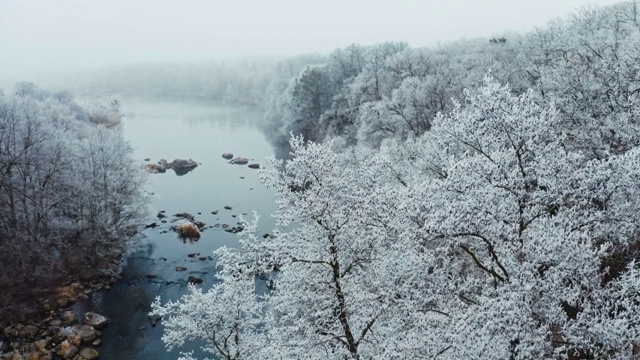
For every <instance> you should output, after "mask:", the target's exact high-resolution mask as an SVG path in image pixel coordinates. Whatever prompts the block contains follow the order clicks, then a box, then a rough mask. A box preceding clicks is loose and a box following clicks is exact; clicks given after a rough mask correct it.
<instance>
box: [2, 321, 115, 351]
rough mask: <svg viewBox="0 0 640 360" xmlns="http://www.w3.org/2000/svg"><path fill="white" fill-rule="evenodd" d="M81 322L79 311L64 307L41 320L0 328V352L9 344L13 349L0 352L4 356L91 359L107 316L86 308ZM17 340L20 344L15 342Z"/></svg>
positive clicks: (106, 323)
mask: <svg viewBox="0 0 640 360" xmlns="http://www.w3.org/2000/svg"><path fill="white" fill-rule="evenodd" d="M82 320H83V321H82V323H80V321H79V319H78V315H77V314H76V313H75V312H73V311H71V310H66V311H64V312H62V313H56V314H54V315H52V316H49V317H47V318H45V319H43V321H41V322H39V323H36V322H31V323H28V324H26V325H25V324H22V323H16V324H12V325H9V326H7V327H5V328H4V329H3V330H2V338H3V340H1V341H0V354H1V353H2V352H3V351H6V350H8V348H9V347H10V346H9V344H8V343H7V342H8V341H13V343H12V344H11V347H12V348H13V349H12V351H10V352H7V353H5V354H3V355H0V359H6V360H21V359H25V360H26V359H29V360H50V359H65V360H67V359H71V360H93V359H97V358H98V357H99V356H100V353H99V352H98V351H97V350H96V347H99V346H100V345H101V344H102V341H101V340H100V336H101V335H102V332H101V331H100V330H102V329H104V328H105V327H106V326H107V325H108V324H109V322H110V320H109V319H108V318H106V317H104V316H102V315H100V314H97V313H93V312H87V313H85V314H84V316H83V319H82ZM18 342H20V343H21V344H20V345H18Z"/></svg>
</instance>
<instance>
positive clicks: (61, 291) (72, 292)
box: [56, 285, 78, 301]
mask: <svg viewBox="0 0 640 360" xmlns="http://www.w3.org/2000/svg"><path fill="white" fill-rule="evenodd" d="M60 299H66V300H70V301H77V300H78V294H77V293H76V288H74V287H73V286H71V285H67V286H62V287H59V288H58V290H57V292H56V300H60Z"/></svg>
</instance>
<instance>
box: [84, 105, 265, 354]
mask: <svg viewBox="0 0 640 360" xmlns="http://www.w3.org/2000/svg"><path fill="white" fill-rule="evenodd" d="M123 103H124V107H125V114H126V116H125V118H124V121H123V124H122V125H121V126H122V127H123V129H122V130H123V131H124V135H125V138H127V139H128V140H129V141H130V142H131V144H132V145H133V147H134V148H135V156H136V157H137V158H138V159H139V160H140V163H141V164H143V163H145V161H143V160H144V159H145V158H150V159H151V160H150V162H157V161H158V160H160V159H161V158H164V159H167V160H168V161H169V162H171V161H172V160H173V159H176V158H184V159H189V158H191V159H193V160H195V161H196V162H198V163H200V165H199V166H198V167H197V168H195V169H194V170H193V171H191V172H189V173H187V174H185V175H182V176H177V175H176V174H175V173H174V172H173V171H172V170H168V171H167V172H166V173H165V174H154V175H151V179H150V182H149V192H151V193H153V197H152V204H151V208H152V211H151V215H150V217H149V218H148V219H147V220H146V222H147V223H153V222H156V223H157V224H158V225H159V226H158V227H156V228H153V229H147V230H145V231H144V234H145V235H146V239H145V240H144V241H143V242H142V243H141V244H140V245H141V246H140V249H139V250H138V251H136V252H135V253H133V254H132V255H131V256H130V257H129V258H128V259H127V262H126V265H125V267H124V269H123V280H122V281H120V282H119V283H118V284H116V285H115V286H113V287H112V289H111V290H109V291H107V292H104V293H99V294H96V295H94V296H93V298H92V303H91V306H92V308H93V309H94V310H95V311H97V312H99V313H101V314H103V315H105V316H107V317H109V318H111V319H112V323H111V325H109V326H108V327H107V328H106V329H105V330H104V335H103V338H102V339H103V343H104V345H103V346H102V348H100V349H98V350H99V351H100V353H101V357H100V358H101V359H107V360H108V359H113V360H116V359H118V360H122V359H130V360H135V359H145V360H148V359H176V358H177V357H178V351H176V350H174V351H172V352H167V351H166V349H165V348H164V344H163V343H162V342H161V340H160V338H161V336H162V326H161V325H158V326H157V327H152V326H151V324H150V321H149V319H148V318H147V313H148V312H149V309H150V304H151V302H152V301H153V300H154V298H155V297H156V296H161V297H162V299H163V301H166V300H169V299H177V298H178V297H179V296H180V295H182V294H184V293H185V292H186V289H187V277H188V276H189V275H192V276H198V277H200V278H202V279H203V281H204V282H203V284H201V285H199V286H202V287H203V288H205V289H206V288H208V287H210V286H211V285H212V284H213V276H212V275H213V274H214V272H215V260H210V259H209V258H207V259H206V260H199V259H198V258H199V257H202V256H205V257H208V256H209V255H212V253H213V251H214V250H215V249H217V248H218V247H220V246H222V245H227V246H237V237H236V235H234V234H230V233H227V232H225V231H223V230H222V229H221V228H210V229H207V230H205V231H204V232H203V233H202V237H201V238H200V239H199V240H198V241H193V242H192V241H183V240H181V239H179V238H178V237H177V235H176V233H174V232H172V231H170V230H169V227H170V225H171V220H172V219H173V217H172V215H173V214H175V213H180V212H188V213H190V214H192V215H194V216H195V218H196V220H200V221H203V222H205V223H206V224H207V226H214V225H216V224H228V225H230V226H235V225H236V224H237V222H238V221H239V219H240V216H242V214H243V213H246V214H248V215H247V216H245V218H251V217H252V212H253V211H254V210H255V211H256V212H258V213H259V214H260V215H261V219H260V225H259V231H260V233H267V232H270V231H271V229H273V227H274V222H273V219H272V218H271V216H270V214H272V213H273V212H274V210H275V205H274V201H273V200H274V198H273V194H272V193H271V192H270V191H269V190H268V189H266V188H265V186H264V185H262V184H260V183H259V181H258V178H257V171H256V170H253V169H250V168H248V167H247V166H240V165H232V164H229V163H228V161H227V160H225V159H223V158H222V157H221V155H222V154H223V153H225V152H232V153H234V155H237V156H242V157H246V158H249V159H254V160H253V161H251V162H256V163H260V164H261V165H264V163H265V162H264V159H265V157H268V156H271V155H272V154H273V150H272V148H271V146H270V145H269V142H268V141H267V139H266V138H265V136H264V135H263V133H262V132H261V131H260V130H259V123H260V120H261V119H262V113H261V112H260V111H256V110H255V109H251V108H245V107H242V106H229V105H223V104H216V103H212V102H207V101H204V100H188V99H187V100H185V99H181V100H174V99H164V100H160V99H151V100H150V99H125V100H124V101H123ZM251 162H250V163H251ZM227 205H228V206H231V207H232V210H225V209H224V207H225V206H227ZM161 210H164V211H165V213H166V214H167V215H168V217H167V218H166V219H165V220H168V221H167V223H164V224H163V223H161V222H160V221H159V219H158V218H157V217H156V215H157V213H158V212H160V211H161ZM212 211H217V212H218V213H217V214H215V215H214V214H212ZM233 215H235V216H236V217H233ZM165 231H167V232H166V233H165ZM193 253H198V254H199V255H196V256H194V257H189V256H188V255H189V254H193ZM176 266H184V267H186V268H187V269H188V270H187V271H184V272H177V271H175V268H176ZM201 345H202V344H198V343H193V344H191V345H189V346H186V347H185V348H183V349H182V350H183V351H185V350H186V351H191V350H194V351H195V354H196V355H198V354H201V353H200V351H199V347H200V346H201ZM201 357H202V356H201Z"/></svg>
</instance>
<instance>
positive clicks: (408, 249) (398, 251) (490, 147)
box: [154, 78, 640, 359]
mask: <svg viewBox="0 0 640 360" xmlns="http://www.w3.org/2000/svg"><path fill="white" fill-rule="evenodd" d="M536 100H537V99H536V96H535V94H534V93H533V92H527V93H524V94H522V95H520V96H516V95H513V94H512V91H511V90H510V89H509V88H508V87H506V86H501V85H499V84H498V83H497V82H496V81H494V80H492V79H491V78H487V79H485V83H484V85H483V86H482V87H481V88H480V89H479V90H477V91H469V92H467V93H466V97H465V100H464V102H462V103H459V104H456V105H455V107H454V109H453V110H452V112H451V114H449V115H446V114H441V115H439V116H438V117H437V118H436V119H435V120H434V123H433V129H432V131H431V132H430V133H429V137H428V138H425V139H424V140H420V139H415V140H414V141H413V142H412V143H411V144H410V146H408V147H400V146H398V145H400V144H402V142H400V141H397V140H396V141H386V142H384V143H383V145H384V146H383V147H382V150H381V151H380V152H379V153H377V154H374V155H373V156H368V157H363V156H362V153H359V152H358V151H355V152H353V153H352V152H348V151H347V152H344V153H341V154H338V153H335V152H334V151H332V150H331V143H328V144H314V143H308V144H306V145H305V144H304V141H303V140H302V139H301V138H299V137H298V138H293V139H292V143H291V146H292V149H293V152H292V158H291V159H290V160H289V161H288V162H286V163H283V162H277V161H276V162H275V163H274V165H275V166H274V169H275V172H267V173H262V179H263V181H265V183H266V184H267V185H269V186H270V187H272V188H273V189H275V191H276V193H277V196H278V200H277V204H278V211H277V213H276V218H277V225H278V229H279V230H277V231H276V232H275V233H274V234H275V236H274V237H268V238H262V237H258V236H256V234H255V224H254V225H253V226H248V227H247V231H245V232H244V233H242V234H241V248H240V249H238V250H229V249H224V250H223V251H221V252H220V253H219V254H218V255H220V261H221V267H222V270H221V274H222V275H220V280H221V283H219V284H218V285H215V286H214V288H213V289H212V290H210V291H209V292H206V293H203V292H200V291H199V290H192V291H191V293H190V295H188V296H187V297H185V298H183V299H181V300H180V301H178V302H177V303H169V304H166V305H162V304H161V303H160V301H157V302H156V303H155V304H154V309H155V310H154V311H155V313H156V314H160V315H164V316H166V319H165V321H166V324H167V329H166V335H165V341H166V342H167V344H168V345H170V346H172V345H179V344H182V343H183V342H184V341H185V340H187V339H189V338H193V337H199V338H203V339H209V340H212V335H211V334H212V333H215V332H221V333H227V334H234V335H233V336H234V338H235V339H238V342H236V343H234V345H233V347H232V348H233V351H232V353H233V354H235V355H234V356H237V358H244V359H258V358H292V359H295V358H305V359H316V358H317V359H327V358H335V359H342V358H354V359H355V358H359V359H369V358H385V359H387V358H389V359H393V358H443V359H460V358H470V359H530V358H532V357H533V358H567V359H569V358H577V357H579V356H583V357H584V356H589V357H595V358H603V357H606V358H611V359H629V358H631V357H632V356H634V355H636V354H637V346H638V344H640V334H639V332H638V328H639V327H638V322H639V321H640V318H638V311H639V310H640V309H639V306H640V293H638V289H639V288H640V279H639V278H638V276H637V275H638V268H637V264H636V260H634V257H637V246H638V243H637V240H636V239H637V234H638V225H640V219H639V218H638V215H637V214H638V213H639V211H638V210H640V209H638V205H637V204H640V199H638V195H637V194H640V189H639V188H638V187H639V186H640V182H639V181H638V180H640V162H638V160H637V158H638V154H637V151H638V150H636V149H632V150H630V151H628V152H626V153H623V154H614V155H611V156H610V157H608V158H607V159H592V158H590V157H588V156H585V154H583V153H581V152H580V151H576V150H575V148H572V147H570V146H567V144H566V143H567V142H569V141H570V140H571V139H570V138H569V137H568V136H567V133H566V131H565V130H564V129H563V124H564V122H563V121H561V118H560V115H559V112H558V111H557V110H556V109H555V108H554V107H553V106H548V105H547V106H542V105H539V104H538V103H537V101H536ZM402 154H404V156H403V155H402ZM403 157H404V158H405V161H403V162H401V163H396V159H402V158H403ZM407 158H408V159H409V160H406V159H407ZM412 164H415V166H412ZM402 165H404V166H405V167H407V168H401V167H402ZM259 274H262V276H267V277H268V278H269V281H272V282H273V285H274V286H273V289H272V290H271V291H270V292H268V293H267V294H264V295H257V294H256V293H255V290H254V289H253V288H254V283H253V281H252V279H253V276H255V275H259ZM234 294H235V295H234ZM242 294H243V295H242ZM194 299H197V300H194ZM198 304H200V305H198ZM202 304H215V306H213V305H212V307H209V306H201V305H202ZM223 309H236V310H237V311H236V310H234V311H231V312H224V310H223ZM210 316H211V317H213V318H215V319H218V322H214V321H212V320H210V319H211V318H210ZM240 324H242V325H240ZM236 335H237V337H235V336H236ZM213 344H214V346H212V347H211V348H210V350H212V351H213V352H214V353H215V352H218V353H222V354H223V355H224V354H225V353H227V354H228V353H229V352H228V350H224V349H223V350H222V351H221V350H220V349H221V347H220V346H219V344H218V345H216V343H215V341H214V342H213ZM238 349H239V350H238ZM225 356H227V355H225ZM227 358H235V357H228V356H227Z"/></svg>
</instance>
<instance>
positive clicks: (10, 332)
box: [2, 326, 18, 338]
mask: <svg viewBox="0 0 640 360" xmlns="http://www.w3.org/2000/svg"><path fill="white" fill-rule="evenodd" d="M2 334H3V335H4V337H6V338H14V337H16V336H18V330H16V329H14V328H12V327H11V326H7V327H6V328H4V330H3V331H2Z"/></svg>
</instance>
